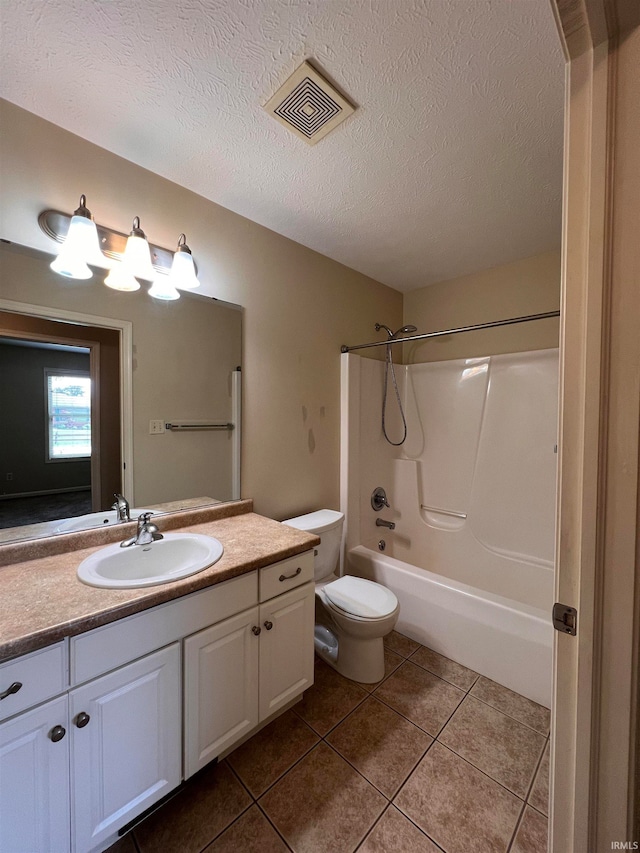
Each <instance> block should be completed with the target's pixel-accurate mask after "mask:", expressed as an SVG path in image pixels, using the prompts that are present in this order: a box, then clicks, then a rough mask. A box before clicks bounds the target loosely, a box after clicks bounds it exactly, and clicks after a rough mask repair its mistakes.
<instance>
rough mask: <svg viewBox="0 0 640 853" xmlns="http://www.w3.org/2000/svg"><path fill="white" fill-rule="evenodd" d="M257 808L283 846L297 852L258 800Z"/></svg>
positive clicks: (293, 852)
mask: <svg viewBox="0 0 640 853" xmlns="http://www.w3.org/2000/svg"><path fill="white" fill-rule="evenodd" d="M316 746H317V744H316ZM256 806H257V807H258V808H259V809H260V812H261V813H262V814H263V815H264V817H265V819H266V821H267V823H268V824H269V826H270V827H272V829H273V831H274V832H275V833H276V834H277V835H278V838H281V839H282V843H283V844H284V846H285V847H286V848H287V850H290V851H291V853H295V851H294V849H293V847H292V846H291V845H290V844H289V842H288V841H287V840H286V838H285V837H284V835H283V834H282V833H281V832H280V830H279V829H278V827H277V826H276V825H275V823H274V822H273V821H272V820H271V818H270V817H269V815H268V814H267V813H266V811H265V810H264V809H263V808H262V806H261V805H260V803H259V802H258V801H257V800H256Z"/></svg>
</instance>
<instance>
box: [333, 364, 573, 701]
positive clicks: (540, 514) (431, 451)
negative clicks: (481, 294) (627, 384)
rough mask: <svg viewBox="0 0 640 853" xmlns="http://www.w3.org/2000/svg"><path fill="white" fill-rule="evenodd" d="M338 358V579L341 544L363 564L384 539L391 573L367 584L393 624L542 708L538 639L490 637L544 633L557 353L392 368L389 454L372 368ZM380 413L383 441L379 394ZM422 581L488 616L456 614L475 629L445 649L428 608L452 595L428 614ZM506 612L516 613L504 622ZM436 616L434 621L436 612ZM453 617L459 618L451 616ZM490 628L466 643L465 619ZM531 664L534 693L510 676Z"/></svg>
mask: <svg viewBox="0 0 640 853" xmlns="http://www.w3.org/2000/svg"><path fill="white" fill-rule="evenodd" d="M342 358H343V362H342V369H343V373H342V377H343V398H342V400H343V421H342V454H343V455H342V490H341V497H342V507H343V509H344V510H345V511H346V514H347V536H346V553H347V554H348V555H349V559H350V562H349V566H348V568H347V571H352V572H353V573H354V574H361V572H362V571H364V570H363V569H362V566H361V562H360V561H358V560H357V559H356V560H355V561H354V559H353V558H352V555H353V553H354V549H355V552H357V551H358V550H359V546H364V548H365V549H370V551H371V553H373V555H374V556H377V555H378V554H379V553H380V552H379V550H378V549H379V543H381V542H384V555H385V558H386V557H387V556H388V557H390V558H391V563H393V564H394V563H395V562H396V561H397V563H398V566H403V567H404V568H403V570H402V571H401V572H398V573H396V574H393V573H392V576H391V577H390V578H387V577H386V575H385V576H384V577H383V576H381V577H377V576H376V577H375V580H379V581H380V583H383V584H385V585H386V586H388V587H389V588H390V589H391V590H393V592H394V593H395V594H396V595H397V596H398V599H399V600H400V605H401V611H400V619H399V621H398V626H399V629H400V630H402V631H404V632H405V633H407V634H409V635H410V636H415V638H416V639H418V640H420V642H423V643H425V644H427V645H429V646H431V647H432V648H434V649H436V650H437V651H441V652H442V653H443V654H445V655H447V656H448V657H452V658H453V659H455V660H459V661H460V663H463V664H465V665H466V666H470V667H472V668H473V669H477V670H479V671H480V672H482V673H483V674H484V675H487V676H489V677H491V678H495V679H496V680H498V681H500V682H501V683H502V684H505V685H506V686H508V687H511V688H512V689H514V690H517V691H518V692H521V693H523V694H524V695H528V696H530V697H531V698H533V699H535V701H538V702H542V703H543V704H544V703H545V702H546V703H547V704H548V702H549V693H548V691H549V686H548V685H549V684H550V673H551V644H550V640H549V641H548V643H547V640H544V642H543V641H540V640H539V638H538V639H536V640H535V641H534V642H533V644H532V646H531V644H529V643H528V641H527V642H525V643H524V645H523V647H522V648H521V649H520V647H519V646H518V641H517V640H516V639H514V640H513V644H511V640H510V646H509V647H507V646H505V645H504V639H505V637H504V635H505V632H506V634H507V635H509V637H513V638H516V637H517V635H518V630H521V631H522V634H523V639H525V638H526V637H528V636H529V635H530V625H529V621H530V618H535V619H536V620H539V621H540V625H542V624H543V623H546V624H547V627H548V629H549V632H550V631H551V620H550V613H551V607H552V603H553V599H552V596H553V581H554V572H553V565H554V564H553V559H554V553H553V549H554V524H555V489H556V460H557V454H556V450H557V447H556V445H557V437H556V436H557V398H558V350H557V349H551V350H538V351H535V352H529V353H517V354H509V355H499V356H491V357H486V358H473V359H460V360H455V361H445V362H431V363H426V364H415V365H406V366H398V367H397V368H396V371H397V375H398V381H399V385H400V391H401V395H402V399H403V404H404V406H405V411H406V417H407V423H408V434H407V440H406V442H405V443H404V444H403V445H402V446H400V447H393V446H391V445H390V444H388V443H387V442H386V441H385V440H384V437H383V435H382V429H381V409H382V388H383V370H384V364H383V363H381V362H378V361H374V360H372V359H366V358H361V357H359V356H357V355H354V354H352V353H350V354H345V355H343V356H342ZM387 412H388V417H387V423H388V425H389V426H388V431H389V433H390V434H391V435H392V437H393V435H394V434H395V433H394V429H399V427H400V422H399V418H397V405H395V401H393V400H391V399H390V400H389V402H388V406H387ZM389 415H391V416H390V417H389ZM394 418H397V422H396V420H394ZM377 486H382V487H383V488H384V489H385V490H386V494H387V497H388V500H389V503H390V507H389V508H385V509H383V510H382V511H381V512H375V511H374V510H373V509H372V507H371V493H372V492H373V490H374V489H375V488H376V487H377ZM378 518H382V519H385V520H386V521H390V522H394V523H395V529H394V530H388V529H385V528H383V527H377V526H376V519H378ZM396 568H397V567H396ZM423 574H424V575H425V577H426V576H427V575H430V576H431V580H434V579H435V580H438V582H441V583H443V584H445V585H446V588H447V589H455V590H456V591H457V593H458V594H459V595H462V596H463V598H462V599H461V600H464V601H465V602H469V601H472V600H473V601H491V602H492V607H491V608H489V610H488V611H486V612H487V613H490V614H491V616H486V615H485V616H477V617H475V616H472V615H471V610H470V609H469V608H467V607H466V606H465V608H464V612H465V614H467V615H466V616H465V619H466V618H467V617H468V618H469V620H470V622H471V623H472V624H473V625H474V626H475V627H474V629H473V631H471V630H470V629H469V628H468V627H467V628H465V629H464V630H462V629H461V630H460V631H459V632H458V636H459V642H458V640H456V641H453V640H452V639H451V634H452V632H455V631H456V630H457V627H456V625H457V623H458V622H459V620H457V619H456V620H449V621H451V622H452V623H456V625H453V624H452V625H447V621H448V620H447V618H446V616H445V615H444V614H445V610H444V609H443V607H444V605H443V603H442V602H443V601H444V600H446V601H447V602H448V603H450V604H451V605H452V606H453V603H454V601H455V600H456V599H455V597H454V598H453V599H452V598H451V596H450V595H449V593H448V594H447V596H446V597H445V599H441V600H440V603H439V604H438V606H437V609H436V611H434V612H432V611H431V610H429V609H428V608H427V607H426V606H422V605H419V604H418V602H421V601H423V599H424V600H425V601H427V603H428V599H429V596H428V595H426V594H425V595H423V593H419V592H418V589H420V587H419V584H420V582H421V578H422V575H423ZM362 576H363V577H370V574H368V573H364V574H363V575H362ZM400 578H401V579H402V583H401V585H400V586H399V587H396V584H397V583H400ZM449 582H452V586H450V585H449ZM458 587H462V588H463V589H464V590H465V591H464V592H463V593H462V592H461V591H460V589H459V588H458ZM469 589H470V590H471V592H470V593H469V592H468V590H469ZM412 590H413V592H412ZM414 598H415V600H414ZM496 602H497V604H499V605H500V607H499V609H498V610H495V608H494V605H496V606H497V604H496ZM474 606H475V605H474ZM456 607H457V605H456ZM518 612H519V613H521V614H522V615H523V617H526V618H523V619H520V618H519V617H518V618H516V617H514V616H513V614H515V613H518ZM438 613H439V614H441V617H439V618H436V615H437V614H438ZM453 613H456V614H458V615H460V614H459V610H458V609H454V610H453V611H452V614H453ZM498 613H500V614H501V615H503V616H504V615H505V614H509V615H508V616H507V617H506V620H507V621H506V623H505V624H506V626H507V627H506V629H505V625H504V624H498V621H499V620H498V619H497V615H496V614H498ZM452 614H451V615H452ZM514 618H515V621H514ZM492 624H495V638H494V639H495V642H494V640H489V639H488V637H485V639H483V640H482V642H480V640H479V638H478V637H477V636H476V633H475V632H476V629H478V625H482V626H483V628H482V632H483V633H484V632H485V629H486V631H490V630H491V625H492ZM536 624H537V623H536ZM517 625H519V626H520V628H519V629H518V628H516V626H517ZM543 633H544V635H545V636H546V633H547V632H546V631H545V632H543ZM550 636H551V634H550V633H549V637H550ZM464 638H466V640H465V639H464ZM452 642H453V646H452V645H451V643H452ZM465 643H467V644H469V645H470V646H473V645H474V643H479V646H478V648H477V649H476V652H474V660H471V659H469V658H468V657H467V656H466V655H465V652H464V646H465ZM530 646H531V647H535V648H536V649H537V650H538V652H536V654H534V655H533V657H532V658H531V660H529V658H528V657H527V654H526V652H525V649H526V648H528V647H530ZM483 648H484V651H482V649H483ZM505 648H508V649H509V651H508V654H505ZM500 649H502V651H501V652H500V655H499V656H501V657H502V658H504V659H505V660H507V661H508V660H511V663H510V664H509V665H508V666H502V662H501V663H500V665H498V664H497V663H492V664H490V665H489V664H487V665H484V664H483V661H487V660H490V659H491V657H492V656H493V655H494V654H495V655H498V652H499V650H500ZM538 653H539V654H540V655H541V660H543V661H544V663H543V664H541V663H540V661H538V658H537V657H536V655H537V654H538ZM476 657H477V658H478V660H475V658H476ZM539 666H543V668H545V671H546V673H547V675H545V676H544V678H542V676H541V680H540V684H539V685H538V686H537V687H536V688H535V693H536V695H535V696H534V695H531V692H527V690H528V688H527V687H526V684H522V683H520V680H521V679H520V676H519V675H518V673H517V672H516V670H520V671H527V670H528V669H529V668H530V667H533V668H534V669H535V668H536V667H539ZM483 667H484V668H483ZM511 670H513V677H512V676H511V675H510V674H509V673H510V672H511ZM536 677H537V676H536ZM542 682H544V685H545V686H544V687H542V686H541V685H542ZM544 697H546V698H544Z"/></svg>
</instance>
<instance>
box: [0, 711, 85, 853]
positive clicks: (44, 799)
mask: <svg viewBox="0 0 640 853" xmlns="http://www.w3.org/2000/svg"><path fill="white" fill-rule="evenodd" d="M67 719H68V708H67V697H66V696H62V697H60V698H59V699H53V700H52V701H51V702H47V703H46V705H42V706H41V707H39V708H36V709H35V710H33V711H25V712H24V713H23V714H20V715H19V716H18V717H14V718H13V719H12V720H9V721H8V722H6V723H3V724H2V725H0V851H2V853H23V851H24V853H51V851H53V850H55V851H56V853H63V851H65V850H69V840H70V825H69V733H68V732H65V733H64V734H62V733H63V732H64V730H65V729H67V728H68V724H67ZM54 726H60V727H61V729H58V730H57V731H52V730H53V729H54ZM60 735H62V737H60ZM52 738H56V739H55V740H52ZM58 738H60V739H58Z"/></svg>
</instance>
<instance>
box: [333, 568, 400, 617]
mask: <svg viewBox="0 0 640 853" xmlns="http://www.w3.org/2000/svg"><path fill="white" fill-rule="evenodd" d="M323 591H324V593H325V595H326V596H327V598H328V599H329V602H330V603H331V604H333V605H335V606H336V607H339V608H340V610H344V611H345V613H350V614H351V615H352V616H360V617H364V618H366V619H382V618H383V617H384V616H389V615H390V614H391V613H393V611H394V610H395V609H396V607H397V606H398V599H397V598H396V597H395V595H394V594H393V593H392V592H391V590H390V589H387V588H386V586H382V585H381V584H379V583H374V582H373V581H366V580H364V579H363V578H355V577H353V575H344V576H343V577H341V578H338V580H337V581H332V582H331V583H328V584H327V585H326V586H325V587H323Z"/></svg>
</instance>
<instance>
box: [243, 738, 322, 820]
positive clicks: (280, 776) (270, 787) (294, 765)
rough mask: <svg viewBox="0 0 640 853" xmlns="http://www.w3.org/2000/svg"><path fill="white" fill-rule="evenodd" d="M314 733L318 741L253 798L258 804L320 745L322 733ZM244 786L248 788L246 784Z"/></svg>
mask: <svg viewBox="0 0 640 853" xmlns="http://www.w3.org/2000/svg"><path fill="white" fill-rule="evenodd" d="M314 735H316V737H318V742H317V743H314V744H313V746H311V747H309V749H307V750H306V751H305V752H304V753H303V754H302V755H301V756H299V757H298V758H296V760H295V761H294V762H293V764H291V765H290V766H289V767H287V769H286V770H284V771H283V772H282V773H281V774H280V775H279V776H278V778H277V779H274V780H273V782H270V783H269V784H268V785H267V787H266V788H265V789H264V791H263V792H262V793H261V794H258V796H257V797H254V798H253V799H254V802H256V803H257V804H258V805H260V803H259V800H260V799H262V797H264V795H265V794H267V793H268V792H269V791H270V790H271V789H272V788H273V787H274V786H275V785H277V784H278V782H281V781H282V780H283V779H284V777H285V776H286V775H287V774H288V773H290V772H291V771H292V770H293V768H294V767H297V766H298V764H300V762H301V761H303V760H304V759H305V758H306V757H307V756H308V755H310V754H311V753H312V752H313V750H314V749H315V748H316V747H317V746H319V745H320V744H321V743H322V738H321V737H320V735H318V734H317V732H314ZM244 787H245V788H246V785H245V786H244ZM249 794H250V795H251V796H252V797H253V794H251V791H249Z"/></svg>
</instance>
